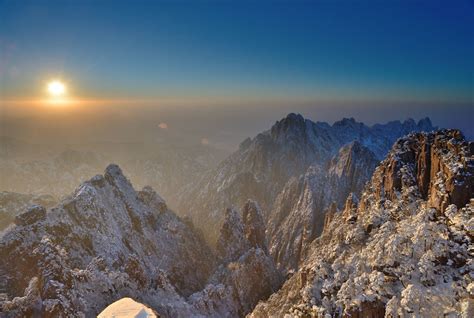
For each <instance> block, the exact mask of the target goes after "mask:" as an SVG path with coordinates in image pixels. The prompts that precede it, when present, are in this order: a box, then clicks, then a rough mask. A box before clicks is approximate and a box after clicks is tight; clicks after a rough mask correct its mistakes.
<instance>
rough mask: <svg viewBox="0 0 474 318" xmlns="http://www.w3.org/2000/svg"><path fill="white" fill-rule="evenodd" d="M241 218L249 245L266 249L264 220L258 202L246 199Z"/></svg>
mask: <svg viewBox="0 0 474 318" xmlns="http://www.w3.org/2000/svg"><path fill="white" fill-rule="evenodd" d="M242 219H243V224H244V229H245V237H246V238H247V240H248V241H249V243H250V246H252V247H255V248H261V249H263V250H264V251H267V240H266V237H265V221H264V220H263V215H262V210H261V209H260V207H259V206H258V203H257V202H255V201H252V200H248V201H247V203H246V204H245V205H244V206H243V208H242Z"/></svg>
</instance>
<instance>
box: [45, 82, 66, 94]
mask: <svg viewBox="0 0 474 318" xmlns="http://www.w3.org/2000/svg"><path fill="white" fill-rule="evenodd" d="M48 93H49V94H50V95H51V96H52V97H62V96H64V95H65V94H66V85H64V83H62V82H61V81H58V80H53V81H51V82H49V83H48Z"/></svg>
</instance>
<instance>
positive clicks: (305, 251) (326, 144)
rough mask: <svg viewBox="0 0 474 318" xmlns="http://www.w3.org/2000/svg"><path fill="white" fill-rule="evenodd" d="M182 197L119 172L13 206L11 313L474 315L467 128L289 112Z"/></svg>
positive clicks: (1, 287) (5, 277) (2, 247)
mask: <svg viewBox="0 0 474 318" xmlns="http://www.w3.org/2000/svg"><path fill="white" fill-rule="evenodd" d="M167 180H168V179H167ZM161 182H163V181H157V182H156V184H160V183H161ZM173 189H180V190H179V191H177V192H179V193H177V194H176V197H175V198H176V210H175V211H176V212H175V211H173V210H172V209H171V208H170V207H169V205H168V204H167V203H166V202H165V200H164V199H163V198H162V197H161V196H160V195H159V194H158V193H157V192H155V190H153V189H152V188H151V187H149V186H145V187H143V188H142V189H141V190H135V188H134V187H133V186H132V183H131V182H130V180H129V179H128V178H127V177H126V176H125V174H124V172H123V171H122V170H121V168H120V167H119V166H117V165H115V164H111V165H109V166H107V168H106V169H105V172H104V173H103V174H99V175H96V176H95V177H92V178H91V179H89V180H87V181H85V182H83V183H82V184H81V185H80V186H79V187H78V188H77V189H76V190H74V191H73V193H72V194H70V195H68V196H64V197H61V198H60V199H58V200H57V202H56V201H54V202H50V201H47V202H40V201H38V200H36V201H35V200H33V199H34V198H30V197H21V200H23V201H21V200H20V199H18V202H20V201H21V202H24V203H21V204H18V205H13V203H9V205H8V208H6V210H9V211H13V209H11V208H9V206H14V207H15V208H14V209H15V211H16V212H15V213H13V214H12V213H10V215H11V216H10V219H12V220H13V222H14V224H13V225H10V226H9V227H8V228H7V229H6V230H5V231H3V232H0V259H2V262H0V308H1V310H0V316H2V317H3V316H5V317H19V316H22V317H24V316H27V317H93V316H96V315H98V314H99V313H101V312H102V311H103V310H104V309H105V308H106V307H107V311H104V312H102V314H103V315H105V314H106V313H107V312H108V313H110V312H113V310H117V309H116V308H118V307H114V306H113V304H114V303H115V302H116V301H117V300H120V299H125V300H126V299H128V298H126V297H129V298H133V300H135V301H137V302H140V303H143V304H145V305H139V304H138V305H137V304H136V303H135V302H133V301H132V302H131V303H133V306H135V307H134V308H141V309H143V310H150V311H153V312H154V314H156V315H157V316H160V317H244V316H248V317H259V318H260V317H411V316H414V317H438V316H440V315H441V316H445V317H446V316H448V317H458V316H462V317H471V316H473V313H474V302H473V299H474V283H473V278H474V274H473V273H474V267H473V266H474V263H473V257H472V252H473V250H474V247H473V245H472V237H473V235H474V217H473V216H474V206H473V205H474V143H473V142H469V141H466V140H465V138H464V137H463V135H462V133H461V132H460V131H457V130H449V129H447V130H446V129H445V130H438V129H437V128H436V127H433V126H432V124H431V122H430V120H429V119H423V120H420V121H419V122H418V123H416V122H415V121H413V120H407V121H405V122H398V121H395V122H390V123H387V124H383V125H380V124H377V125H373V126H370V127H369V126H366V125H364V124H362V123H358V122H356V121H355V120H354V119H343V120H341V121H339V122H336V123H334V124H333V125H329V124H326V123H321V122H317V123H315V122H313V121H311V120H308V119H304V118H303V117H302V116H301V115H297V114H289V115H288V116H287V117H285V118H283V119H282V120H280V121H278V122H276V123H275V124H274V125H273V126H272V127H271V129H269V130H267V131H264V132H263V133H261V134H258V135H257V136H255V137H254V138H252V139H250V138H249V139H246V140H245V141H243V142H242V143H241V145H240V147H239V149H238V150H237V151H236V152H234V153H233V154H231V155H230V156H229V157H227V159H224V160H223V161H222V162H221V163H220V164H219V165H217V166H216V167H214V168H211V169H208V170H206V171H201V173H199V174H197V177H191V176H190V177H189V180H187V181H183V182H181V186H174V188H173ZM9 198H12V199H11V200H12V201H15V196H12V195H10V197H9ZM19 198H20V197H19ZM15 202H16V201H15ZM30 203H31V204H33V205H31V206H29V207H28V208H25V207H26V206H27V205H29V204H30ZM5 206H7V205H5ZM125 300H124V301H122V302H119V303H123V302H125ZM111 304H112V305H111ZM109 305H110V306H109ZM117 306H118V305H117ZM137 306H138V307H137ZM114 308H115V309H114Z"/></svg>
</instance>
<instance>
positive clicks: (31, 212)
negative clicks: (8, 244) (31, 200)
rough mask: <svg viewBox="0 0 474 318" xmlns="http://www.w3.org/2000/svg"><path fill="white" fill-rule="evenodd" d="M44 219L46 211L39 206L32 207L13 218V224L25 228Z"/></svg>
mask: <svg viewBox="0 0 474 318" xmlns="http://www.w3.org/2000/svg"><path fill="white" fill-rule="evenodd" d="M45 218H46V209H45V208H44V207H42V206H41V205H33V206H31V207H29V208H28V210H27V211H26V212H24V213H22V214H19V215H17V216H16V217H15V224H16V225H19V226H27V225H30V224H33V223H36V222H38V221H40V220H44V219H45Z"/></svg>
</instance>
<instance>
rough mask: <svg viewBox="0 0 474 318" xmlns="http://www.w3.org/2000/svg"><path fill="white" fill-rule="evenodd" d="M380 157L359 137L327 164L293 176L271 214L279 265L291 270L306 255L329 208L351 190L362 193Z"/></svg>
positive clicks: (270, 233) (339, 205)
mask: <svg viewBox="0 0 474 318" xmlns="http://www.w3.org/2000/svg"><path fill="white" fill-rule="evenodd" d="M377 163H378V161H377V159H376V158H375V155H374V154H373V153H372V152H371V151H370V150H368V149H367V148H366V147H364V146H362V145H361V144H360V143H359V142H357V141H355V142H352V143H349V144H347V145H345V146H343V147H342V148H341V150H340V151H339V152H338V154H336V155H335V156H334V157H333V158H332V159H331V160H330V161H329V163H328V166H327V167H321V166H320V165H313V166H311V167H310V168H309V169H308V171H307V172H306V174H305V175H304V176H301V177H300V178H299V180H297V181H296V180H294V179H293V180H290V181H289V182H288V184H287V185H286V186H285V188H284V189H283V191H282V192H281V193H280V194H279V195H278V197H277V199H276V201H275V204H274V205H273V209H272V211H271V212H270V215H269V220H268V224H269V230H268V236H269V238H270V250H271V254H272V256H273V257H274V259H275V261H276V262H277V264H278V266H279V268H281V269H283V270H285V271H291V270H295V269H297V268H298V266H299V264H300V262H301V261H302V260H303V259H304V257H305V255H306V252H307V247H308V246H309V244H310V243H311V242H312V241H313V240H314V239H315V238H316V237H317V236H319V235H320V234H321V232H322V230H323V225H324V219H325V217H324V216H325V214H326V211H327V210H328V209H329V208H330V206H331V204H334V206H333V208H332V209H333V210H334V209H336V208H342V207H343V205H344V202H345V200H346V198H347V196H348V195H349V193H358V194H359V193H361V192H362V189H363V187H364V185H365V183H366V182H367V181H368V180H369V179H370V177H371V175H372V173H373V171H374V170H375V167H376V165H377Z"/></svg>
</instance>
